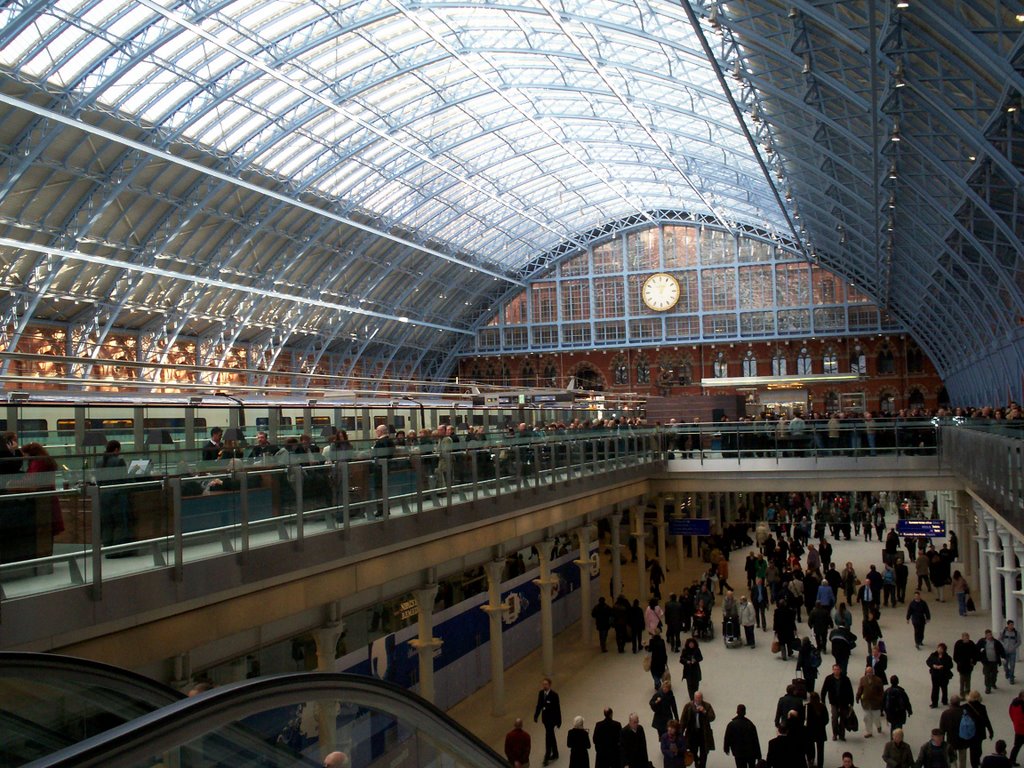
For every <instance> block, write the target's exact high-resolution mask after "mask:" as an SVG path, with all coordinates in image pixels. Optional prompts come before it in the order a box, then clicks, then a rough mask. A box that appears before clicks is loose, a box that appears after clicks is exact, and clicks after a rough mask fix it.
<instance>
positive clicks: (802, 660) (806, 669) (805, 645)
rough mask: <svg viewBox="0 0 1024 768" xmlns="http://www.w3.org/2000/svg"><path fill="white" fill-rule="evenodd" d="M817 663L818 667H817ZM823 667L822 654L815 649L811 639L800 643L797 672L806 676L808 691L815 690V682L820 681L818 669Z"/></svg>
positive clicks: (805, 639)
mask: <svg viewBox="0 0 1024 768" xmlns="http://www.w3.org/2000/svg"><path fill="white" fill-rule="evenodd" d="M815 661H817V666H815V663H814V662H815ZM820 666H821V653H820V652H819V651H818V649H817V648H815V647H814V643H812V642H811V638H809V637H805V638H804V639H803V640H801V641H800V650H799V652H798V653H797V655H796V671H797V672H800V673H802V674H803V676H804V680H805V681H806V682H807V690H808V691H813V690H814V682H815V681H816V680H817V679H818V667H820Z"/></svg>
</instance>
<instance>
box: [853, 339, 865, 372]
mask: <svg viewBox="0 0 1024 768" xmlns="http://www.w3.org/2000/svg"><path fill="white" fill-rule="evenodd" d="M867 372H868V357H867V355H865V354H864V347H862V346H861V345H860V344H857V345H856V346H855V347H854V348H853V354H852V355H851V356H850V373H856V374H858V375H860V376H863V375H864V374H866V373H867Z"/></svg>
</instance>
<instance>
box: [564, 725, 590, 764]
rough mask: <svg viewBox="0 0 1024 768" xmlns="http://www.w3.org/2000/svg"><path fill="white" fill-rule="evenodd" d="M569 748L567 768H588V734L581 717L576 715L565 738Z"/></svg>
mask: <svg viewBox="0 0 1024 768" xmlns="http://www.w3.org/2000/svg"><path fill="white" fill-rule="evenodd" d="M565 746H567V747H568V748H569V768H590V734H589V733H587V729H586V728H584V727H583V716H582V715H576V717H575V718H574V719H573V721H572V728H570V729H569V733H568V734H566V737H565Z"/></svg>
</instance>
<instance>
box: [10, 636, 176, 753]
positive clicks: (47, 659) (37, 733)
mask: <svg viewBox="0 0 1024 768" xmlns="http://www.w3.org/2000/svg"><path fill="white" fill-rule="evenodd" d="M181 698H182V694H181V693H179V692H178V691H176V690H174V689H173V688H168V687H167V686H164V685H161V684H159V683H157V682H155V681H153V680H151V679H149V678H148V677H143V676H142V675H137V674H135V673H133V672H128V671H127V670H124V669H120V668H118V667H112V666H110V665H107V664H100V663H98V662H94V661H87V660H85V659H76V658H72V657H70V656H57V655H54V654H47V653H0V767H3V768H8V767H10V768H14V766H20V765H25V764H26V763H30V762H32V761H33V760H37V759H39V758H42V757H45V756H47V755H50V754H52V753H54V752H57V751H59V750H61V749H64V748H66V747H69V746H71V745H72V744H75V743H77V742H79V741H82V740H83V739H87V738H89V737H91V736H95V735H97V734H100V733H103V732H105V731H107V730H109V729H111V728H115V727H117V726H119V725H123V724H124V723H127V722H130V721H132V720H134V719H135V718H137V717H139V716H141V715H145V714H149V713H150V712H154V711H156V710H158V709H160V708H161V707H164V706H167V705H168V704H173V703H174V702H176V701H179V700H180V699H181Z"/></svg>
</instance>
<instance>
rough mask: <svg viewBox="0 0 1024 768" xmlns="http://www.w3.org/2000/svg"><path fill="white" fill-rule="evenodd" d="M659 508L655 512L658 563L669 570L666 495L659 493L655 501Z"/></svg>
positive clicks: (665, 569)
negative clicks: (666, 542) (666, 543)
mask: <svg viewBox="0 0 1024 768" xmlns="http://www.w3.org/2000/svg"><path fill="white" fill-rule="evenodd" d="M654 503H655V504H656V505H657V508H656V510H655V513H654V537H655V542H656V544H657V548H658V563H659V564H660V565H661V567H662V569H663V570H664V571H666V572H667V571H668V558H667V555H666V546H665V527H666V525H667V524H666V523H665V497H664V496H662V495H658V496H657V497H656V499H655V502H654Z"/></svg>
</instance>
